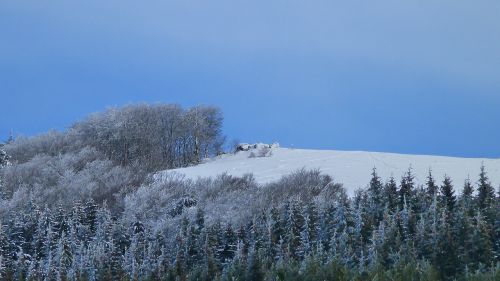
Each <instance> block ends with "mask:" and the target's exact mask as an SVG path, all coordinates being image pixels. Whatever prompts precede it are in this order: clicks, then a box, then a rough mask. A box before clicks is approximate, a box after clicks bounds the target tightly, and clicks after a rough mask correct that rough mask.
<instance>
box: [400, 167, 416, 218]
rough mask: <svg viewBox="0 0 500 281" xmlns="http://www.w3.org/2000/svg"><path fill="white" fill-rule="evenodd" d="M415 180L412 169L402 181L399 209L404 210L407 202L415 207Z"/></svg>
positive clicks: (409, 169)
mask: <svg viewBox="0 0 500 281" xmlns="http://www.w3.org/2000/svg"><path fill="white" fill-rule="evenodd" d="M414 179H415V177H414V176H413V171H412V168H411V167H410V168H408V171H407V172H406V174H405V175H404V176H403V178H402V179H401V186H400V188H399V207H400V209H403V205H404V204H405V201H406V202H407V203H408V204H409V205H410V206H411V207H413V206H414V192H415V190H414V189H415V187H414Z"/></svg>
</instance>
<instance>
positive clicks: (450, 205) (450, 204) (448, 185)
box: [440, 176, 457, 213]
mask: <svg viewBox="0 0 500 281" xmlns="http://www.w3.org/2000/svg"><path fill="white" fill-rule="evenodd" d="M440 201H441V204H442V206H443V207H445V208H446V209H447V210H448V212H449V213H451V212H453V209H454V208H455V204H456V201H457V199H456V197H455V191H454V190H453V184H452V182H451V179H450V177H448V176H445V177H444V181H443V184H442V185H441V188H440Z"/></svg>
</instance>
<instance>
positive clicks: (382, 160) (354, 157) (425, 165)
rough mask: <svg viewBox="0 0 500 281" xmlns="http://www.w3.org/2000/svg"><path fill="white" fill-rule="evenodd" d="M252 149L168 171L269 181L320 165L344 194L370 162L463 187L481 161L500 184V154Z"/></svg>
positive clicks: (386, 171) (359, 183)
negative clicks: (259, 152) (263, 152)
mask: <svg viewBox="0 0 500 281" xmlns="http://www.w3.org/2000/svg"><path fill="white" fill-rule="evenodd" d="M253 152H254V153H256V151H253ZM251 153H252V150H250V151H240V152H237V153H235V154H228V155H223V156H220V157H217V158H214V159H209V160H206V161H205V162H204V163H203V164H200V165H197V166H192V167H187V168H181V169H175V170H172V171H174V172H177V173H181V174H184V175H185V176H186V177H187V178H192V179H196V178H197V177H210V176H215V175H218V174H221V173H224V172H227V173H228V174H231V175H235V176H241V175H243V174H245V173H253V174H254V176H255V178H256V180H257V181H258V182H259V183H267V182H271V181H274V180H278V179H279V178H280V177H281V176H283V175H286V174H290V173H291V172H293V171H295V170H298V169H300V168H307V169H316V168H318V169H320V170H321V171H322V172H324V173H326V174H329V175H331V176H332V177H333V178H334V180H335V182H340V183H343V184H344V187H345V188H346V189H347V191H348V193H350V194H352V193H353V191H354V190H356V189H357V188H360V187H365V186H366V185H367V184H368V182H369V181H370V177H371V176H370V174H371V171H372V169H373V167H376V168H377V172H378V174H379V176H380V177H381V178H382V179H383V180H386V179H388V178H389V177H390V176H391V175H393V176H394V177H395V178H396V179H397V180H398V181H399V179H400V177H401V176H402V175H403V174H404V173H405V172H406V171H407V170H408V168H409V167H410V166H411V167H412V169H413V172H414V174H415V178H416V181H417V182H418V183H425V181H426V177H427V175H428V172H429V169H432V173H433V175H434V177H435V179H436V181H439V182H441V181H442V180H443V178H444V176H445V174H446V175H448V176H450V177H451V178H452V180H453V182H454V184H455V188H456V189H457V190H461V189H462V185H463V183H464V181H465V180H466V179H467V177H469V176H470V179H471V181H472V182H473V183H475V182H476V181H477V177H478V174H479V170H480V166H481V163H484V165H485V166H486V171H487V172H488V176H489V178H490V180H491V181H492V183H493V184H494V186H498V185H499V184H500V159H481V158H456V157H442V156H423V155H405V154H393V153H379V152H362V151H335V150H306V149H290V148H280V147H275V148H272V155H271V156H269V157H249V156H250V154H251Z"/></svg>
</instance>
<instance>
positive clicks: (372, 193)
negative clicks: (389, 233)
mask: <svg viewBox="0 0 500 281" xmlns="http://www.w3.org/2000/svg"><path fill="white" fill-rule="evenodd" d="M368 200H369V202H368V206H367V209H368V210H367V212H368V226H367V227H368V228H370V229H372V228H377V227H378V224H379V222H380V221H381V220H382V216H383V213H384V205H385V202H384V198H383V185H382V181H381V180H380V177H379V176H378V175H377V169H376V168H373V170H372V178H371V180H370V185H369V186H368Z"/></svg>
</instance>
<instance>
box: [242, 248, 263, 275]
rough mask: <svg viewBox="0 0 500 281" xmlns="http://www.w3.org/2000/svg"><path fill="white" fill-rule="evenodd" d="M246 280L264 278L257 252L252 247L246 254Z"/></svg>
mask: <svg viewBox="0 0 500 281" xmlns="http://www.w3.org/2000/svg"><path fill="white" fill-rule="evenodd" d="M246 280H247V281H260V280H264V273H263V272H262V264H261V261H260V257H259V253H258V252H257V250H256V249H255V248H252V249H251V250H250V252H249V255H248V267H247V274H246Z"/></svg>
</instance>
